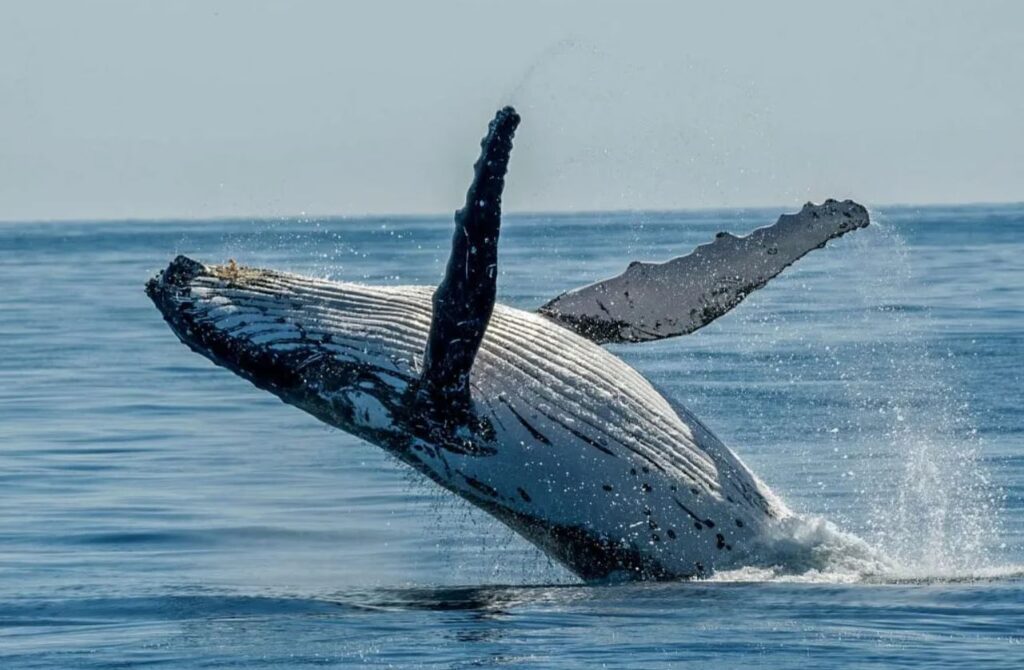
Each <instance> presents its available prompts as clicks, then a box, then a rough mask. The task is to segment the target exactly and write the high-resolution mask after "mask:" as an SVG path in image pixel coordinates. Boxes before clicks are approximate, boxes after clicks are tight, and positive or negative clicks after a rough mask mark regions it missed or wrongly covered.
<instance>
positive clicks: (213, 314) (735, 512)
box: [188, 272, 789, 575]
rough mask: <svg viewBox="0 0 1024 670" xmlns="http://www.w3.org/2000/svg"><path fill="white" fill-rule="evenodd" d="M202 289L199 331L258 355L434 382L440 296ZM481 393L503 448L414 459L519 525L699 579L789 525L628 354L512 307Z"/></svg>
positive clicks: (290, 280)
mask: <svg viewBox="0 0 1024 670" xmlns="http://www.w3.org/2000/svg"><path fill="white" fill-rule="evenodd" d="M190 289H191V290H190V297H191V300H192V301H193V303H192V305H191V306H188V309H190V310H191V312H192V314H193V318H194V320H195V322H196V323H197V324H201V325H203V326H204V327H209V328H211V329H214V330H216V331H219V332H223V333H224V334H225V335H227V336H230V337H231V338H232V339H233V340H234V341H238V342H241V343H243V344H245V345H247V346H253V347H259V348H261V349H264V350H266V351H269V352H274V353H279V354H281V355H285V354H287V355H293V356H294V355H295V354H296V353H297V352H300V353H301V355H302V356H306V355H307V354H308V356H309V358H310V360H313V359H317V360H318V359H319V358H323V357H324V356H330V357H335V358H336V359H337V360H339V361H347V362H351V361H358V362H359V363H361V364H367V365H370V366H373V367H374V368H375V369H376V370H378V371H379V373H380V377H381V378H382V379H384V380H385V381H386V382H387V383H389V384H393V385H394V387H395V390H396V392H400V391H401V389H402V387H403V386H404V385H405V384H407V383H408V382H409V380H410V379H414V378H416V376H417V375H418V368H419V364H420V363H419V362H420V360H421V359H422V356H423V349H424V344H425V341H426V338H427V333H428V329H429V326H430V317H431V303H430V296H431V292H432V290H431V289H429V288H426V287H413V286H405V287H378V286H363V285H356V284H347V283H337V282H330V281H325V280H315V279H310V278H307V277H300V276H296V275H290V274H286V273H277V272H261V273H259V274H250V275H247V276H245V277H235V278H231V277H227V278H225V277H224V276H220V275H217V274H210V275H206V276H199V277H196V278H195V279H194V280H192V282H191V286H190ZM300 366H301V363H300ZM471 387H472V399H473V405H474V408H475V410H476V413H477V414H478V415H479V416H481V417H484V418H486V419H488V420H489V421H490V423H491V425H492V426H493V428H494V434H493V437H492V438H491V439H490V440H489V442H488V444H489V445H490V446H491V447H493V449H492V450H490V451H488V452H487V453H486V454H473V453H458V452H453V451H449V450H445V449H440V448H431V445H428V444H425V443H424V444H421V445H415V446H416V450H415V451H414V452H412V453H413V454H414V458H415V459H418V460H419V463H416V465H417V467H419V468H420V469H421V470H424V471H425V472H427V474H428V475H430V476H431V477H432V478H433V479H435V480H436V481H438V482H440V483H442V484H443V485H444V486H446V487H448V488H450V489H452V490H454V491H456V492H458V493H460V494H461V495H463V496H464V497H466V498H468V499H470V500H471V501H473V502H474V503H477V504H480V505H482V506H484V507H485V508H487V509H489V511H492V512H493V513H496V515H497V516H498V517H499V518H503V519H504V520H506V521H510V518H512V517H515V519H520V521H521V520H522V519H530V520H534V521H540V522H542V523H543V524H547V525H549V526H550V527H558V528H563V529H573V532H575V531H582V532H584V533H586V534H587V535H588V536H594V537H599V538H602V540H604V541H607V542H611V543H613V544H617V545H619V546H621V547H623V548H625V549H628V550H629V551H631V552H639V553H641V554H643V555H644V556H645V557H648V558H650V559H652V560H653V561H654V562H656V563H657V564H658V565H660V566H662V567H663V568H664V569H666V570H668V571H669V572H671V573H673V574H680V575H692V574H702V573H705V572H709V571H710V570H711V569H713V568H714V567H725V566H730V565H736V564H740V563H742V562H743V560H744V558H747V559H749V553H750V552H751V551H754V550H756V547H757V544H758V540H759V538H760V537H761V535H762V534H763V533H764V532H766V530H767V528H768V527H769V526H770V525H771V524H773V523H775V522H776V521H777V520H779V519H781V518H783V517H785V516H788V515H789V512H788V510H787V509H786V508H785V506H784V505H783V504H782V503H781V502H780V501H778V500H777V499H776V498H775V497H774V496H773V495H772V494H771V493H770V491H769V490H768V489H767V487H765V486H764V485H763V484H762V483H761V482H760V481H759V480H758V479H757V478H756V477H755V476H754V475H753V474H752V473H751V472H750V471H749V470H748V469H747V468H746V467H745V466H744V465H743V464H742V463H741V462H740V460H739V459H738V458H737V457H736V456H735V455H734V454H733V453H732V452H731V451H729V450H728V449H727V448H726V447H725V446H724V445H722V443H721V442H720V441H719V440H717V438H715V437H714V435H712V434H711V433H710V432H709V431H708V430H707V429H706V428H705V427H704V426H703V425H701V424H700V423H699V422H698V421H697V420H696V419H695V418H693V417H692V415H689V413H688V412H686V411H685V410H682V412H683V414H684V416H680V414H679V413H677V412H676V410H675V409H674V408H673V406H672V405H671V404H670V403H669V402H668V401H667V400H666V399H665V398H664V397H663V396H662V395H661V394H660V393H659V392H658V391H657V390H656V389H655V388H654V387H652V385H651V384H650V383H649V382H648V381H647V380H646V379H644V378H643V377H642V376H641V375H640V374H639V373H637V372H636V371H635V370H633V369H632V368H631V367H629V366H628V365H626V364H625V363H624V362H623V361H621V360H620V359H619V358H617V357H616V356H614V355H612V354H611V353H609V352H607V351H605V350H604V349H602V348H601V347H599V346H597V345H595V344H593V343H592V342H590V341H589V340H586V339H584V338H582V337H580V336H578V335H576V334H575V333H573V332H571V331H569V330H567V329H565V328H563V327H561V326H558V325H556V324H554V323H552V322H550V321H548V320H547V319H545V318H544V317H541V316H539V315H536V314H533V313H529V312H524V311H522V310H518V309H514V308H511V307H506V306H503V305H496V306H495V309H494V313H493V315H492V317H491V319H490V322H489V325H488V328H487V332H486V335H485V337H484V339H483V343H482V345H481V348H480V351H479V353H478V355H477V358H476V361H475V363H474V365H473V368H472V374H471ZM324 393H329V394H331V395H332V396H334V397H333V398H326V400H328V401H331V400H336V399H337V395H338V394H345V399H346V401H348V402H349V403H351V404H352V406H354V407H356V408H357V411H356V412H355V418H356V421H358V422H360V423H362V424H363V427H364V428H366V429H367V430H368V431H370V434H372V431H374V430H378V429H379V430H386V429H388V428H389V424H390V422H391V421H392V418H393V417H391V416H390V414H389V411H388V408H387V407H386V406H385V405H384V404H382V403H381V402H379V401H378V399H377V398H376V397H375V396H374V393H373V391H372V390H371V389H369V388H361V387H359V386H353V387H349V388H343V389H340V390H339V389H337V388H331V389H329V390H325V391H324ZM361 434H362V433H361ZM371 439H372V438H371ZM496 510H498V511H500V512H501V513H498V511H496ZM515 519H512V521H510V524H511V525H513V527H516V528H517V530H519V531H520V532H523V534H524V535H527V537H530V534H531V531H530V530H529V529H528V528H525V527H524V524H523V523H521V522H515ZM529 525H530V524H526V526H529ZM530 539H533V540H534V541H536V542H538V544H541V545H542V546H544V544H545V540H544V539H543V538H537V537H531V538H530ZM548 548H550V547H548ZM563 560H564V557H563Z"/></svg>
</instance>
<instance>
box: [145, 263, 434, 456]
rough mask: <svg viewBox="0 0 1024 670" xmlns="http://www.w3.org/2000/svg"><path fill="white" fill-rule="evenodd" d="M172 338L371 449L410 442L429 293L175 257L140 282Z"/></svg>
mask: <svg viewBox="0 0 1024 670" xmlns="http://www.w3.org/2000/svg"><path fill="white" fill-rule="evenodd" d="M146 293H147V294H148V295H149V297H150V298H151V299H152V300H153V302H154V303H155V304H156V306H157V308H159V310H160V311H161V313H162V314H163V316H164V319H165V320H166V321H167V322H168V324H169V325H170V326H171V329H172V330H173V331H174V332H175V334H177V336H178V338H179V339H180V340H181V341H182V342H184V343H185V344H186V345H188V346H189V347H190V348H191V349H192V350H193V351H196V352H197V353H200V354H202V355H203V356H205V357H207V358H209V359H210V360H212V361H213V362H215V363H216V364H218V365H221V366H223V367H226V368H228V369H230V370H232V371H234V372H236V373H237V374H239V375H241V376H242V377H244V378H246V379H248V380H249V381H251V382H252V383H253V384H255V385H256V386H258V387H260V388H262V389H265V390H268V391H270V392H272V393H274V394H275V395H277V396H278V397H280V398H281V399H282V400H284V401H285V402H287V403H289V404H293V405H296V406H298V407H300V408H302V409H304V410H306V411H308V412H310V413H311V414H313V415H315V416H317V417H318V418H320V419H322V420H324V421H326V422H328V423H330V424H332V425H335V426H337V427H339V428H342V429H343V430H346V431H348V432H351V433H353V434H355V435H358V436H360V437H363V438H364V439H368V440H370V441H373V442H375V443H377V444H384V445H390V446H393V447H394V448H395V449H396V450H400V449H401V448H402V443H403V442H404V441H407V440H408V439H409V437H408V430H407V426H406V425H405V423H406V422H407V420H408V416H407V415H408V412H407V405H408V398H409V395H410V394H409V390H410V385H411V384H412V383H414V380H415V379H416V378H417V376H418V373H417V368H418V365H419V360H420V359H421V357H422V355H423V353H422V352H423V347H424V342H425V341H426V337H427V330H428V328H429V324H430V291H429V289H424V288H415V287H402V288H394V287H372V286H362V285H357V284H341V283H337V282H325V281H319V280H316V279H311V278H309V277H300V276H298V275H293V274H289V273H285V272H277V271H271V270H261V269H255V268H248V267H242V266H239V265H236V264H235V263H234V262H233V261H232V262H230V263H228V264H225V265H205V264H203V263H200V262H197V261H194V260H192V259H190V258H187V257H185V256H179V257H177V258H176V259H174V261H173V262H171V264H170V265H169V266H168V267H167V269H165V270H164V271H162V272H160V273H158V274H157V275H156V276H155V277H153V278H152V279H150V280H149V282H148V283H147V284H146Z"/></svg>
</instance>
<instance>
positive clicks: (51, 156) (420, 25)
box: [0, 0, 1024, 221]
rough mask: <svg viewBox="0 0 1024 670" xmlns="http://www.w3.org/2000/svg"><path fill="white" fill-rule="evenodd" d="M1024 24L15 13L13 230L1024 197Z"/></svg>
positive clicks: (8, 176) (691, 8)
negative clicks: (476, 171) (486, 137)
mask: <svg viewBox="0 0 1024 670" xmlns="http://www.w3.org/2000/svg"><path fill="white" fill-rule="evenodd" d="M1021 26H1024V3H1022V2H1014V1H1013V0H1010V1H1006V2H998V1H994V0H993V1H985V0H975V1H972V2H966V1H965V2H939V1H923V2H913V1H903V2H892V1H885V2H878V1H874V0H869V1H864V0H860V1H858V2H855V3H842V4H840V3H837V2H788V1H783V2H772V3H768V2H716V3H711V2H701V3H697V2H682V1H676V2H645V1H633V2H617V3H610V2H600V1H593V0H592V1H587V2H575V1H569V0H565V1H559V0H550V1H548V2H532V1H525V0H518V1H517V2H508V1H503V2H490V1H483V0H465V1H461V2H456V1H451V0H440V1H434V2H420V1H412V0H410V1H407V2H393V1H387V0H384V1H381V0H375V1H373V2H370V1H366V2H340V1H335V2H332V1H326V0H325V1H316V0H308V1H306V2H260V1H256V0H202V1H188V0H179V1H176V2H147V1H144V0H135V1H127V0H126V1H120V2H113V1H104V0H94V1H92V2H88V3H86V2H78V1H72V0H67V1H63V2H61V1H56V0H39V1H30V0H21V1H18V0H0V220H7V221H12V220H14V221H17V220H22V221H25V220H61V219H72V220H75V219H78V220H81V219H136V218H202V217H233V216H240V217H247V216H301V215H307V216H314V215H315V216H327V215H361V214H415V213H443V212H451V211H453V210H455V209H456V208H458V207H459V206H460V205H461V203H462V200H463V199H464V196H465V190H466V187H467V185H468V183H469V180H470V178H471V174H472V163H473V161H474V160H475V159H476V155H477V153H478V150H479V141H480V137H481V136H482V135H483V133H484V131H485V129H486V125H487V122H488V120H489V119H490V118H491V116H492V115H493V113H494V111H495V110H496V109H497V108H498V107H500V106H502V105H505V104H512V105H514V106H516V108H517V109H518V110H519V112H520V113H521V114H522V117H523V121H522V124H521V126H520V128H519V132H518V134H517V136H516V141H515V149H514V151H513V154H512V162H511V166H510V173H509V179H508V186H507V188H506V194H505V199H504V203H505V209H506V210H507V211H534V212H536V211H564V210H605V209H612V210H638V209H640V210H642V209H676V208H678V209H689V208H715V207H736V206H777V205H780V206H781V205H784V206H790V205H796V204H800V203H802V202H804V201H807V200H814V201H816V202H817V201H820V200H822V199H824V198H827V197H836V198H847V197H851V198H854V199H857V200H859V201H862V202H864V203H866V204H886V203H921V204H924V203H950V202H1015V201H1022V200H1024V37H1022V36H1021Z"/></svg>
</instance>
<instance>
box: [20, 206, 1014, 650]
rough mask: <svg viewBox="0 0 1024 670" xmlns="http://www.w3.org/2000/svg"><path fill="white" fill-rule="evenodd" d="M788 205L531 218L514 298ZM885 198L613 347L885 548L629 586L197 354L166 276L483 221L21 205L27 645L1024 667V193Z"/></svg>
mask: <svg viewBox="0 0 1024 670" xmlns="http://www.w3.org/2000/svg"><path fill="white" fill-rule="evenodd" d="M793 209H794V210H795V208H793ZM780 213H782V212H781V210H778V209H771V210H769V209H747V210H721V211H685V212H617V213H616V212H613V213H586V214H558V215H542V214H530V215H526V214H523V215H510V216H506V217H505V221H504V225H503V230H502V244H501V252H500V253H501V255H500V279H499V300H500V301H502V302H505V303H507V304H511V305H514V306H517V307H522V308H535V307H537V306H539V305H540V304H542V303H543V302H545V301H546V300H547V299H549V298H551V297H553V296H555V295H557V294H558V293H560V292H562V291H564V290H566V289H569V288H572V287H576V286H579V285H582V284H584V283H587V282H590V281H594V280H597V279H600V278H604V277H607V276H611V275H614V274H617V273H619V272H620V271H621V270H622V269H623V268H624V267H625V265H626V263H627V262H629V261H631V260H660V259H667V258H670V257H672V256H677V255H681V254H683V253H686V252H688V251H689V250H690V249H691V248H692V247H694V246H696V245H697V244H701V243H704V242H707V241H709V240H710V239H712V238H713V236H714V234H715V233H716V232H717V231H719V230H729V231H731V232H734V233H737V234H744V233H746V232H748V231H749V230H751V229H753V228H756V227H759V226H762V225H767V224H769V223H772V222H773V221H774V220H775V218H776V217H777V216H778V215H779V214H780ZM872 215H873V219H874V225H872V226H871V227H869V228H868V229H866V230H863V231H858V232H856V233H854V234H851V235H849V236H847V237H844V238H843V239H841V240H836V241H834V242H832V243H830V244H829V245H828V247H827V248H826V249H824V250H821V251H816V252H814V253H812V254H810V255H809V256H808V257H806V258H804V259H802V260H801V261H799V262H798V263H797V264H796V265H794V266H793V267H791V268H790V269H788V270H787V271H786V272H785V273H783V275H781V276H780V277H778V278H776V279H775V280H773V281H772V282H771V283H770V284H769V285H768V286H766V287H765V288H763V289H761V290H760V291H757V292H756V293H754V294H753V295H751V296H750V297H749V298H748V299H747V300H746V301H745V302H744V303H743V304H742V305H741V306H740V307H738V308H737V309H735V310H734V311H733V312H731V313H729V314H728V315H726V316H724V317H722V318H721V319H719V320H718V321H716V322H715V323H713V324H712V325H710V326H708V327H706V328H704V329H702V330H700V331H698V332H697V333H694V334H692V335H689V336H686V337H680V338H675V339H669V340H663V341H660V342H655V343H649V344H643V345H630V346H627V345H617V346H614V347H612V349H613V350H614V351H615V353H616V354H618V355H619V356H621V357H622V358H623V359H625V360H626V361H627V362H628V363H629V364H630V365H632V366H634V367H635V368H637V369H638V370H640V371H641V372H642V373H643V374H645V375H646V376H647V377H648V378H649V379H651V380H652V381H653V382H654V383H656V384H657V385H658V386H659V387H660V388H662V389H664V390H665V391H666V392H667V393H668V394H669V395H671V396H673V397H674V398H675V399H677V400H679V401H681V402H682V403H684V404H685V405H687V406H688V407H689V408H690V409H692V410H693V411H694V412H695V413H696V414H697V416H699V417H701V418H702V419H703V420H704V422H705V423H706V424H708V425H709V426H710V427H711V428H712V429H713V430H714V431H715V432H716V433H717V434H718V436H719V437H721V438H722V439H723V440H724V441H725V442H726V444H728V445H730V446H731V447H732V448H733V449H734V450H735V451H736V452H737V453H739V454H740V455H741V457H742V458H743V459H744V460H745V461H746V462H747V463H748V465H750V466H751V468H752V469H753V470H754V472H756V473H757V474H758V475H759V476H760V477H761V478H762V479H764V480H765V481H766V482H767V484H768V485H769V486H770V487H771V488H772V489H773V490H774V491H775V492H776V493H778V494H779V495H780V496H781V497H782V498H783V499H784V500H785V501H786V502H787V503H788V504H789V505H790V506H791V507H793V508H794V509H795V510H797V511H799V512H801V513H802V514H805V515H807V516H809V517H813V518H817V519H819V521H817V522H816V523H817V524H819V527H820V529H822V532H823V533H824V532H825V531H826V530H827V531H828V532H829V533H834V532H835V529H839V530H841V531H842V532H843V533H846V534H850V535H853V536H856V537H858V538H860V539H862V540H863V541H864V543H866V545H868V546H870V547H871V548H872V549H873V551H874V552H877V554H878V555H881V556H884V557H885V561H884V564H880V563H879V562H877V561H867V560H865V558H864V556H863V555H861V554H859V553H857V552H851V551H847V550H846V549H845V548H844V546H845V545H844V546H837V547H832V548H829V547H825V548H824V549H823V551H826V552H830V553H828V555H827V556H825V557H824V558H823V560H822V561H819V562H816V563H815V565H813V566H808V565H802V564H800V563H799V562H796V561H794V560H792V559H791V557H787V556H786V555H780V556H779V561H778V563H779V564H778V566H777V567H776V568H773V569H740V570H734V571H730V572H727V573H719V574H717V575H715V576H714V577H712V578H711V579H708V580H704V581H691V582H675V583H635V584H615V585H598V586H593V585H583V584H581V583H579V581H578V580H576V579H575V578H574V577H573V576H572V575H571V574H569V573H567V572H566V571H565V570H563V569H562V568H560V567H559V566H557V565H555V564H552V563H551V562H550V561H549V560H548V559H547V558H546V557H545V556H544V555H542V554H540V553H539V552H538V551H537V550H535V549H534V548H532V547H531V546H530V545H529V544H527V543H526V542H525V541H523V540H521V539H520V538H518V536H515V535H513V534H512V533H511V532H510V531H508V530H506V529H505V528H504V527H503V526H501V525H500V524H499V523H498V522H496V521H494V520H492V519H491V518H490V517H489V516H487V515H485V514H483V513H481V512H479V511H476V510H475V509H472V508H470V507H469V506H468V505H467V504H466V503H464V502H462V501H460V500H457V499H455V498H454V497H453V496H451V495H449V494H447V493H445V492H442V491H441V490H439V489H438V488H437V487H436V486H434V485H433V484H431V483H429V482H426V481H424V480H422V479H421V478H419V477H418V476H417V475H415V474H414V473H412V472H411V471H410V470H408V469H407V468H405V467H404V466H401V465H400V464H397V463H396V462H395V461H393V460H392V459H391V458H390V457H388V456H387V455H386V454H385V453H383V452H382V451H381V450H379V449H377V448H376V447H373V446H371V445H369V444H366V443H363V442H361V441H360V440H358V439H355V438H353V437H351V436H349V435H347V434H345V433H342V432H340V431H338V430H336V429H332V428H329V427H328V426H326V425H324V424H321V423H319V422H317V421H316V420H315V419H313V418H312V417H310V416H308V415H306V414H304V413H302V412H301V411H299V410H297V409H295V408H294V407H290V406H287V405H284V404H282V403H281V402H280V401H278V400H277V399H276V398H274V397H273V396H271V395H269V394H267V393H265V392H262V391H259V390H257V389H255V388H254V387H252V386H251V385H250V384H249V383H248V382H246V381H244V380H242V379H240V378H238V377H236V376H234V375H233V374H231V373H229V372H228V371H226V370H223V369H221V368H217V367H215V366H214V365H213V364H212V363H210V362H208V361H207V360H205V359H204V358H201V357H199V356H197V355H195V354H193V353H192V352H190V351H189V350H188V349H187V348H186V347H184V346H183V345H182V344H180V343H179V342H178V340H177V339H176V338H175V336H174V335H173V334H172V333H171V331H170V329H168V327H167V326H166V325H165V324H164V322H163V320H162V318H161V316H160V314H159V313H158V312H157V310H156V309H155V308H154V307H153V305H152V304H151V303H150V302H149V300H148V299H147V298H146V296H145V295H144V294H143V290H142V288H143V284H144V282H145V281H146V279H148V278H149V277H150V276H152V275H153V274H154V273H155V272H157V271H158V270H160V269H162V268H163V267H165V266H166V264H167V263H168V262H169V261H170V260H171V259H172V258H173V257H174V256H175V255H176V254H179V253H186V254H188V255H190V256H193V257H195V258H197V259H200V260H204V261H209V262H223V261H225V260H227V259H229V258H231V259H236V260H237V261H238V262H239V263H242V264H247V265H257V266H266V267H273V268H278V269H287V270H292V271H296V272H302V273H307V274H314V275H318V276H324V277H330V278H335V279H345V280H356V281H365V282H371V283H382V284H408V283H415V284H435V283H436V282H437V281H438V280H439V278H440V276H441V272H442V268H443V264H444V263H445V261H446V258H447V250H448V245H449V240H450V236H451V229H452V224H451V219H450V217H402V218H389V217H380V218H324V219H313V218H308V219H307V218H302V219H288V220H284V219H280V220H279V219H274V220H243V219H238V220H217V221H173V220H169V221H152V222H135V221H124V222H80V223H24V224H21V223H7V224H0V667H2V668H4V669H5V670H16V669H24V668H134V667H166V668H302V667H334V666H339V667H340V666H371V667H402V668H405V667H409V668H466V667H491V666H505V667H511V668H519V667H532V668H570V667H586V668H593V667H636V668H670V667H672V668H675V667H702V668H706V667H710V666H712V665H715V664H718V665H719V666H720V667H738V666H740V665H745V666H754V667H767V668H798V667H801V668H802V667H879V668H881V667H886V668H888V667H927V668H940V667H958V668H960V667H972V668H1020V667H1024V385H1022V376H1024V205H1001V206H995V205H992V206H982V205H972V206H944V207H938V206H936V207H887V208H878V209H875V210H873V211H872ZM813 527H814V525H813V524H812V525H811V528H812V529H813ZM806 541H807V542H813V541H815V538H813V537H808V538H806ZM823 566H824V567H823Z"/></svg>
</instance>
